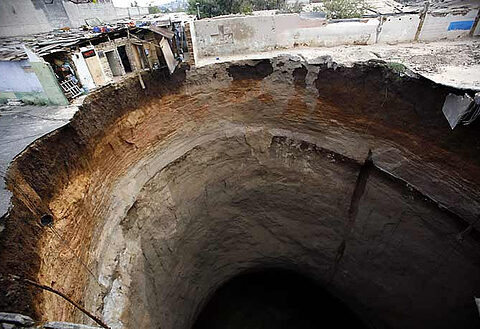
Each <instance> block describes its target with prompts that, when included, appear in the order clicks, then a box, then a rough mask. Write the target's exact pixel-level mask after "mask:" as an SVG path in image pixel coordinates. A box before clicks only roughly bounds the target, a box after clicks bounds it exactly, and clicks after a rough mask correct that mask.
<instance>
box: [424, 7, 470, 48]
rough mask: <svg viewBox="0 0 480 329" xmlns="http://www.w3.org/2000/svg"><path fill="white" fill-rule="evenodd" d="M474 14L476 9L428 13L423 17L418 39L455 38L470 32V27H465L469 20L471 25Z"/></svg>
mask: <svg viewBox="0 0 480 329" xmlns="http://www.w3.org/2000/svg"><path fill="white" fill-rule="evenodd" d="M476 15H477V11H474V10H471V11H469V12H458V13H448V14H432V13H429V14H428V15H427V17H426V18H425V23H424V24H423V28H422V32H421V33H420V37H419V40H424V41H431V40H439V39H456V38H459V37H464V36H467V35H468V33H469V32H470V28H466V27H467V26H468V24H469V22H471V25H473V21H474V20H475V16H476ZM458 23H466V24H458ZM455 24H458V25H457V27H455ZM462 25H463V26H462Z"/></svg>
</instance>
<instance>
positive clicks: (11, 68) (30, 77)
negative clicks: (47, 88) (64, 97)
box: [0, 60, 48, 104]
mask: <svg viewBox="0 0 480 329" xmlns="http://www.w3.org/2000/svg"><path fill="white" fill-rule="evenodd" d="M9 98H18V99H21V100H23V101H24V102H28V103H44V104H46V103H48V97H47V95H46V94H45V92H44V90H43V87H42V84H41V83H40V80H38V78H37V75H36V74H35V71H34V70H33V68H32V66H31V65H30V63H29V62H28V60H23V61H16V62H13V61H12V62H11V61H0V102H1V103H5V102H6V101H7V99H9Z"/></svg>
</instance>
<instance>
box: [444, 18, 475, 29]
mask: <svg viewBox="0 0 480 329" xmlns="http://www.w3.org/2000/svg"><path fill="white" fill-rule="evenodd" d="M473 22H474V21H473V20H472V21H457V22H451V23H450V25H449V26H448V31H455V30H470V29H471V28H472V26H473Z"/></svg>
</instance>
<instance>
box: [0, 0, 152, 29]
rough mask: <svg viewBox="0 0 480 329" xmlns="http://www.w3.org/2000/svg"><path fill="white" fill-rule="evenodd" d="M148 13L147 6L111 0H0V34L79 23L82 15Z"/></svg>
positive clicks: (82, 22) (111, 17) (110, 16)
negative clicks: (86, 0) (94, 0)
mask: <svg viewBox="0 0 480 329" xmlns="http://www.w3.org/2000/svg"><path fill="white" fill-rule="evenodd" d="M146 14H148V7H129V8H115V7H114V6H113V3H112V2H111V0H103V1H101V2H97V3H81V4H75V3H73V2H70V1H66V0H54V1H53V2H52V3H46V2H45V1H44V0H0V37H9V36H17V35H28V34H35V33H43V32H49V31H53V30H54V29H58V28H62V27H72V28H76V27H80V26H82V25H85V19H88V18H95V17H97V18H99V19H101V20H103V21H105V22H110V21H114V20H117V19H122V18H129V17H139V16H143V15H146Z"/></svg>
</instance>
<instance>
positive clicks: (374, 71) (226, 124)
mask: <svg viewBox="0 0 480 329" xmlns="http://www.w3.org/2000/svg"><path fill="white" fill-rule="evenodd" d="M143 78H144V80H145V84H146V89H145V90H142V89H141V87H140V84H139V82H138V80H137V79H136V78H134V79H130V80H127V81H126V82H124V83H122V84H121V85H115V86H110V87H107V88H104V89H102V90H100V91H97V92H95V93H94V94H92V95H91V96H89V97H88V98H87V100H86V101H85V103H84V105H83V107H82V109H81V110H80V111H79V112H78V113H77V114H76V115H75V117H74V119H73V120H72V122H71V123H69V124H68V125H66V126H65V127H63V128H61V129H59V130H57V131H55V132H53V133H52V134H50V135H48V136H46V137H44V138H42V139H41V140H38V141H37V142H35V143H34V144H33V145H31V146H30V147H29V148H28V149H27V150H25V151H24V152H23V153H22V154H21V155H20V156H19V157H17V159H16V160H15V162H14V163H13V164H12V165H11V167H10V169H9V173H8V185H9V187H10V189H12V191H13V193H14V198H13V200H12V203H13V208H12V211H11V213H10V215H9V217H8V218H7V219H6V229H5V230H4V231H3V232H1V233H0V238H1V248H2V249H1V250H2V251H1V253H0V267H1V272H2V273H3V274H8V273H15V274H19V275H22V276H25V277H28V278H33V279H35V280H38V281H40V282H42V283H44V284H48V285H51V286H53V287H54V288H56V289H59V290H61V291H64V292H65V293H66V294H67V295H68V296H69V297H70V298H72V299H74V300H77V301H80V302H81V303H82V304H83V305H84V306H85V307H86V308H88V309H89V310H92V311H93V312H94V313H95V314H97V315H99V317H101V318H102V319H103V320H104V321H105V322H107V323H108V324H109V325H110V326H111V327H112V328H153V327H161V328H190V327H191V326H192V325H193V323H194V321H195V319H196V317H197V316H198V314H199V312H200V311H201V309H202V308H203V306H204V305H206V303H207V302H208V300H209V298H210V296H212V295H213V293H214V292H215V291H216V290H217V289H218V288H219V287H221V286H222V285H223V284H224V283H225V282H227V281H228V280H230V279H232V278H233V277H235V276H237V275H239V274H241V273H245V272H248V271H252V270H259V269H263V268H278V269H289V270H293V271H296V272H299V273H302V274H304V275H306V276H308V277H310V278H311V279H312V280H314V281H315V282H317V283H318V284H320V285H321V286H324V287H325V288H326V289H327V290H328V291H329V292H331V293H332V294H333V295H334V296H336V297H337V298H339V299H340V300H341V301H343V303H345V304H346V305H347V306H348V307H349V308H350V309H351V310H352V311H353V312H355V313H356V314H357V315H358V316H359V317H360V318H361V319H362V321H363V322H364V323H365V324H366V325H368V326H370V327H375V328H405V327H409V328H424V327H432V328H451V327H465V328H468V327H474V326H476V325H478V323H479V321H478V320H477V319H478V316H477V314H476V310H475V305H474V303H473V296H474V295H475V294H477V295H479V294H480V291H479V287H480V264H479V259H480V258H479V256H480V249H479V247H480V245H479V242H480V240H479V236H478V228H479V225H480V223H478V222H476V221H477V218H478V209H479V203H480V201H479V200H480V189H479V185H480V170H479V169H480V168H479V167H480V152H479V151H480V135H479V134H478V129H479V128H480V127H479V124H478V122H477V123H475V124H473V125H471V126H461V127H458V128H456V129H455V130H454V131H451V130H450V128H449V126H448V123H447V121H446V119H445V118H444V117H443V114H442V112H441V107H442V105H443V101H444V99H445V96H446V95H447V94H448V93H455V94H463V93H465V92H467V93H471V91H464V90H457V89H453V88H449V87H445V86H440V85H436V84H434V83H432V82H431V81H429V80H426V79H424V78H421V77H418V76H415V75H413V74H412V73H410V72H409V71H408V70H405V69H404V68H403V67H398V65H390V64H387V63H383V62H368V63H358V64H356V65H354V66H353V67H344V66H341V65H340V66H337V65H336V64H334V65H331V63H329V64H327V63H322V62H321V60H320V61H319V64H315V65H313V64H308V63H304V62H300V61H298V60H295V59H293V58H276V59H271V60H262V61H254V62H243V63H234V64H232V63H225V64H217V65H214V66H208V67H203V68H198V69H193V70H188V69H187V68H183V69H181V70H178V71H177V72H176V73H175V74H174V75H173V76H168V75H164V74H163V73H161V72H158V73H154V74H145V75H144V77H143ZM369 154H370V156H369ZM46 213H51V214H52V215H53V217H54V226H53V228H49V227H42V226H41V225H39V219H40V217H41V216H42V215H43V214H46ZM0 289H1V290H0V291H1V296H2V298H0V307H1V308H2V309H5V310H9V311H15V312H23V313H27V314H29V315H32V316H34V317H36V318H42V319H49V320H64V321H80V322H87V319H86V318H85V317H84V315H82V314H81V313H80V312H78V311H77V310H75V309H74V308H73V307H72V306H71V305H69V304H68V303H65V301H64V300H62V299H60V298H58V297H56V296H54V295H52V294H50V293H48V292H42V291H37V290H31V289H30V288H26V287H24V286H21V285H19V284H16V283H15V284H12V283H10V282H6V281H5V282H3V283H2V285H1V288H0Z"/></svg>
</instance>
